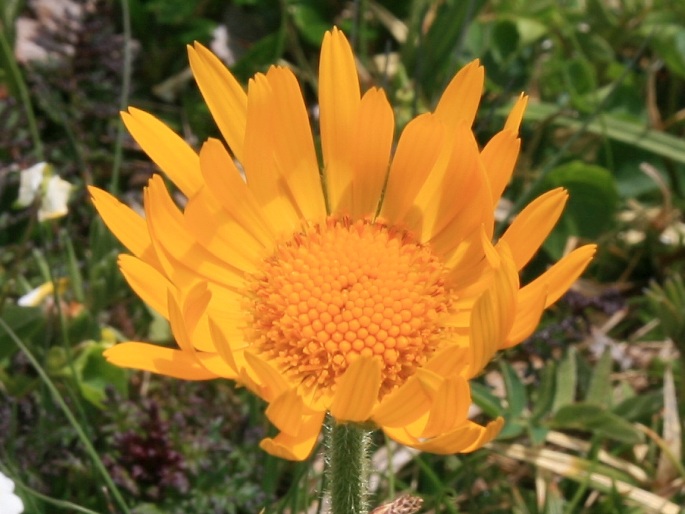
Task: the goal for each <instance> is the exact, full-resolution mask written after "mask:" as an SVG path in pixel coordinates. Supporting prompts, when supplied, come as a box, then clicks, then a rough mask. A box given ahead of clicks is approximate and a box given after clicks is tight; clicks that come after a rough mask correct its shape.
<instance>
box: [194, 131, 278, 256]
mask: <svg viewBox="0 0 685 514" xmlns="http://www.w3.org/2000/svg"><path fill="white" fill-rule="evenodd" d="M200 168H201V170H202V176H203V177H204V179H205V183H206V185H207V187H206V189H207V191H208V192H209V193H211V194H212V195H213V196H214V197H215V198H216V200H217V203H218V204H219V205H220V206H221V208H222V209H223V210H224V211H226V214H227V215H228V217H227V218H228V219H227V223H231V224H233V223H235V224H236V225H237V226H238V227H239V228H240V229H242V231H243V232H247V233H249V234H250V235H251V237H252V238H254V239H255V240H256V241H258V242H259V244H260V245H261V246H262V247H264V248H267V249H271V248H272V247H273V246H274V241H275V234H274V227H272V226H271V225H270V224H269V223H268V221H267V220H266V219H265V218H264V216H263V214H262V207H261V205H259V202H258V201H257V199H256V198H255V196H254V194H253V193H252V191H251V190H250V188H248V187H247V184H246V183H245V180H244V179H243V177H242V175H241V174H240V172H239V171H238V169H237V168H236V165H235V163H234V162H233V159H231V156H230V155H229V153H228V152H227V151H226V149H225V148H224V145H223V144H222V143H221V141H219V140H218V139H213V138H209V139H208V140H207V141H206V142H205V143H204V145H202V149H201V150H200Z"/></svg>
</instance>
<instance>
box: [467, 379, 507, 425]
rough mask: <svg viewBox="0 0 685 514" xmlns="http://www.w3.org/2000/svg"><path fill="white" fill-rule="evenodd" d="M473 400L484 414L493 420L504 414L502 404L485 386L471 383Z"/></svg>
mask: <svg viewBox="0 0 685 514" xmlns="http://www.w3.org/2000/svg"><path fill="white" fill-rule="evenodd" d="M471 398H472V399H473V403H475V404H476V405H478V407H480V408H481V409H483V412H485V414H487V415H488V416H490V417H491V418H496V417H498V416H502V415H503V414H504V409H503V408H502V402H501V401H500V399H499V398H497V397H496V396H495V395H494V394H492V393H491V392H490V390H489V389H488V388H487V387H485V386H484V385H483V384H479V383H478V382H471Z"/></svg>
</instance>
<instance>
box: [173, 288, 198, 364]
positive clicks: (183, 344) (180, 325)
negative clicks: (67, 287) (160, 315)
mask: <svg viewBox="0 0 685 514" xmlns="http://www.w3.org/2000/svg"><path fill="white" fill-rule="evenodd" d="M167 306H168V307H169V325H171V332H172V333H173V334H174V338H175V339H176V343H177V344H178V346H179V347H180V348H181V350H183V351H184V352H187V353H189V354H191V355H193V354H194V353H195V349H194V348H193V344H192V343H191V342H190V337H188V331H187V330H186V325H185V319H184V317H183V313H182V312H181V307H180V306H179V305H178V301H177V299H176V293H175V291H173V290H169V292H168V295H167Z"/></svg>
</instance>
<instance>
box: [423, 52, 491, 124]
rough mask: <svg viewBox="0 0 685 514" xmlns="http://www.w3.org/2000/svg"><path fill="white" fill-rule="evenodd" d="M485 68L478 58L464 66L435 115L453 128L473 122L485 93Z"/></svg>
mask: <svg viewBox="0 0 685 514" xmlns="http://www.w3.org/2000/svg"><path fill="white" fill-rule="evenodd" d="M484 81H485V69H484V68H483V67H482V66H481V65H480V62H479V61H478V60H477V59H476V60H475V61H471V62H470V63H469V64H467V65H466V66H464V67H463V68H462V69H461V70H459V72H457V74H456V75H455V76H454V78H453V79H452V80H451V81H450V83H449V84H448V86H447V88H446V89H445V92H444V93H443V94H442V97H441V98H440V101H439V102H438V105H437V107H436V108H435V115H436V116H437V117H438V118H440V119H441V120H442V121H443V122H444V123H445V124H447V126H448V127H450V129H451V130H454V129H455V128H456V126H457V124H459V123H465V124H466V125H467V126H469V127H470V126H471V125H472V124H473V120H474V119H475V117H476V112H477V111H478V104H479V103H480V96H481V94H482V93H483V83H484Z"/></svg>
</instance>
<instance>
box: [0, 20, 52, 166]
mask: <svg viewBox="0 0 685 514" xmlns="http://www.w3.org/2000/svg"><path fill="white" fill-rule="evenodd" d="M6 34H7V33H6V31H5V27H4V26H0V52H2V57H3V59H2V60H4V61H5V64H6V66H7V69H8V70H7V71H8V75H9V77H10V82H11V83H12V84H13V85H14V87H15V88H16V90H17V93H18V94H19V98H20V99H21V103H22V104H23V105H24V110H25V111H26V119H27V120H28V124H29V132H30V133H31V139H32V140H33V147H34V150H35V152H36V158H37V159H38V160H39V161H44V160H45V153H44V151H43V142H42V141H41V140H40V135H39V134H38V124H37V123H36V114H35V112H34V111H33V104H32V103H31V96H30V95H29V90H28V87H26V82H25V81H24V77H23V76H22V74H21V70H19V66H17V61H16V59H15V58H14V53H13V52H12V46H11V44H10V42H9V41H8V40H7V37H6Z"/></svg>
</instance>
